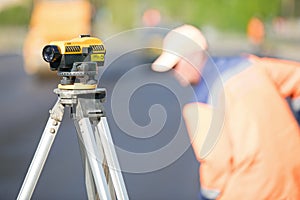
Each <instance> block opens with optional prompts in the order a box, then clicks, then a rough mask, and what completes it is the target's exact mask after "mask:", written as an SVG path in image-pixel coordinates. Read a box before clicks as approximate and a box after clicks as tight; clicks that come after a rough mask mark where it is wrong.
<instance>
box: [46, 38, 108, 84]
mask: <svg viewBox="0 0 300 200" xmlns="http://www.w3.org/2000/svg"><path fill="white" fill-rule="evenodd" d="M105 53H106V50H105V47H104V45H103V43H102V41H101V40H100V39H98V38H95V37H90V35H80V37H79V38H74V39H72V40H69V41H53V42H50V44H49V45H46V46H45V47H44V49H43V52H42V55H43V59H44V60H45V61H46V62H48V63H50V69H51V70H52V71H57V75H58V76H61V77H62V79H61V84H60V85H59V88H61V89H75V88H79V89H94V88H95V87H96V86H97V82H98V80H97V77H96V76H97V74H98V68H97V67H100V66H103V65H104V57H105ZM77 78H78V80H79V82H78V81H77V80H76V79H77ZM75 85H76V86H77V87H75ZM78 86H79V87H78Z"/></svg>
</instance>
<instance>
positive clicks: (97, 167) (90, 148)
mask: <svg viewBox="0 0 300 200" xmlns="http://www.w3.org/2000/svg"><path fill="white" fill-rule="evenodd" d="M76 122H77V121H75V123H76ZM76 127H78V128H79V130H78V134H80V136H81V138H82V142H83V145H84V147H85V152H86V157H87V159H88V162H89V167H90V170H91V172H92V174H93V178H94V179H93V180H94V182H95V185H96V189H97V192H98V195H99V197H100V199H101V200H108V199H109V200H110V199H111V195H110V193H109V190H108V186H107V182H106V178H105V174H104V170H103V167H102V161H103V156H102V157H101V155H100V152H99V149H98V148H97V144H96V140H95V136H94V132H93V129H92V126H91V124H90V120H89V118H82V119H80V120H79V121H78V125H76Z"/></svg>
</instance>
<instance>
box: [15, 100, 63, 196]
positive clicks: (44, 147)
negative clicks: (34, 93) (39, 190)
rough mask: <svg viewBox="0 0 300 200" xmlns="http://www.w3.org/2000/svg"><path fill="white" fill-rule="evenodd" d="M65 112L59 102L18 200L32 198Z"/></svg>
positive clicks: (50, 118)
mask: <svg viewBox="0 0 300 200" xmlns="http://www.w3.org/2000/svg"><path fill="white" fill-rule="evenodd" d="M63 112H64V107H63V106H62V105H61V104H60V103H59V101H57V102H56V104H55V105H54V107H53V109H52V112H51V114H50V117H49V119H48V122H47V124H46V127H45V129H44V132H43V135H42V137H41V140H40V142H39V145H38V147H37V150H36V152H35V154H34V157H33V159H32V161H31V164H30V167H29V169H28V172H27V174H26V177H25V179H24V182H23V185H22V187H21V190H20V192H19V195H18V197H17V199H18V200H28V199H30V198H31V196H32V193H33V191H34V188H35V186H36V184H37V181H38V179H39V177H40V174H41V172H42V169H43V167H44V164H45V162H46V159H47V157H48V154H49V151H50V149H51V146H52V144H53V141H54V139H55V136H56V133H57V131H58V129H59V126H60V124H61V120H62V116H63Z"/></svg>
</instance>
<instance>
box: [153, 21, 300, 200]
mask: <svg viewBox="0 0 300 200" xmlns="http://www.w3.org/2000/svg"><path fill="white" fill-rule="evenodd" d="M207 49H208V44H207V41H206V40H205V37H204V36H203V34H202V33H201V32H200V30H199V29H197V28H196V27H194V26H191V25H183V26H180V27H178V28H175V29H173V30H172V31H170V32H169V33H168V34H167V35H166V37H165V38H164V43H163V52H162V54H161V55H160V56H159V57H158V58H157V59H156V60H155V61H154V63H153V64H152V69H153V70H154V71H157V72H164V71H168V70H171V71H172V72H173V73H174V74H175V77H176V78H177V79H178V80H179V82H180V83H181V84H182V85H183V86H186V85H193V88H194V91H195V100H193V102H191V103H188V104H187V105H185V106H184V108H183V117H184V120H185V122H186V127H187V131H188V133H189V136H190V139H191V144H192V147H193V149H194V152H195V156H196V158H197V160H198V161H199V162H200V169H199V172H200V185H201V188H200V191H201V196H202V197H204V198H206V199H220V200H225V199H226V200H227V199H228V200H233V199H249V200H252V199H300V156H299V155H300V130H299V125H298V123H297V121H296V120H295V117H294V115H293V112H292V111H291V109H290V107H289V104H288V103H287V101H286V98H287V97H290V98H292V99H294V98H299V97H300V64H299V63H297V62H293V61H285V60H279V59H271V58H258V57H255V56H253V55H241V56H237V57H233V58H218V59H212V58H210V57H209V56H208V54H207V53H206V52H207V51H206V50H207Z"/></svg>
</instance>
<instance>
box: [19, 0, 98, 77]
mask: <svg viewBox="0 0 300 200" xmlns="http://www.w3.org/2000/svg"><path fill="white" fill-rule="evenodd" d="M92 15H93V8H92V5H91V3H90V2H89V1H88V0H35V1H33V9H32V13H31V19H30V24H29V30H28V33H27V36H26V38H25V41H24V46H23V57H24V67H25V71H26V73H27V74H31V75H44V74H45V75H46V74H49V68H48V67H47V64H46V63H45V62H44V60H43V58H42V55H41V52H42V49H43V47H44V46H45V45H46V44H48V43H49V42H50V41H54V40H56V41H57V40H67V39H69V38H75V37H78V36H79V35H81V34H91V30H92Z"/></svg>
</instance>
